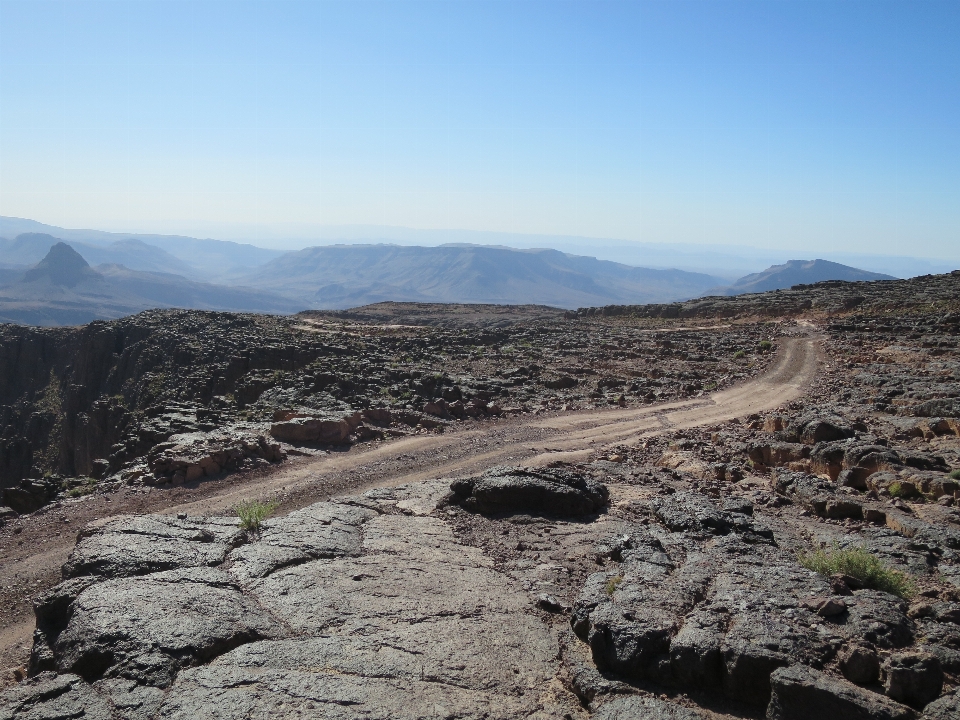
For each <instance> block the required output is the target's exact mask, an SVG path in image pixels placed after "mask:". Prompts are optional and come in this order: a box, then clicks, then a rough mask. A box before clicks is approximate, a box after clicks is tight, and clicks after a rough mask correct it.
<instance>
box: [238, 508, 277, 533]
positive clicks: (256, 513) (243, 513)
mask: <svg viewBox="0 0 960 720" xmlns="http://www.w3.org/2000/svg"><path fill="white" fill-rule="evenodd" d="M279 506H280V503H278V502H277V501H276V500H270V501H269V502H263V501H261V500H242V501H240V502H239V503H237V506H236V508H234V511H235V512H236V513H237V517H238V518H240V527H241V528H243V529H244V530H248V531H250V532H259V531H260V523H262V522H263V520H264V519H265V518H266V517H267V516H268V515H270V513H272V512H273V511H274V510H276V509H277V508H278V507H279Z"/></svg>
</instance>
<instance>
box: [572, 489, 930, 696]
mask: <svg viewBox="0 0 960 720" xmlns="http://www.w3.org/2000/svg"><path fill="white" fill-rule="evenodd" d="M653 509H654V512H655V513H656V514H657V515H658V516H659V517H660V518H661V520H662V521H663V522H664V525H665V526H666V528H667V529H668V530H670V531H673V532H669V533H666V534H661V535H660V536H659V537H657V536H655V535H654V534H652V533H651V531H650V530H649V529H647V528H644V527H642V526H638V527H636V528H634V531H633V532H632V533H630V536H631V548H630V549H626V550H623V551H622V554H621V555H622V561H621V562H620V563H619V565H618V566H617V567H616V569H615V570H609V571H606V572H601V573H595V574H594V575H592V576H590V578H589V580H588V581H587V583H586V586H585V587H584V590H583V592H582V593H581V595H580V597H579V598H578V599H577V602H576V604H575V607H574V611H573V616H572V624H573V628H574V630H575V631H576V632H577V634H578V635H579V636H580V637H581V638H582V639H583V640H585V641H586V642H587V643H588V644H589V645H590V648H591V651H592V653H593V657H594V660H595V661H596V663H597V665H598V666H599V667H601V668H606V669H609V670H611V671H614V672H616V673H618V674H621V675H624V676H626V677H631V678H636V679H646V680H652V681H656V682H660V683H663V684H666V685H672V686H678V687H698V688H709V689H712V690H714V691H716V692H722V693H724V694H725V695H727V696H729V697H731V698H735V699H737V700H742V701H745V702H749V703H756V704H765V703H766V702H767V701H768V700H769V697H770V685H769V677H770V674H771V673H772V672H773V671H774V670H776V669H777V668H778V667H784V666H787V665H789V664H791V663H794V662H798V661H801V662H804V663H808V664H811V665H820V664H822V663H824V662H827V661H828V660H829V659H830V658H832V657H833V656H834V655H835V654H836V652H837V650H838V649H839V648H840V647H842V646H843V645H844V644H846V643H848V642H851V641H853V640H855V639H859V638H862V637H864V636H865V635H867V636H869V637H871V638H872V639H873V640H874V641H875V642H878V643H882V644H883V645H884V646H886V647H900V646H902V645H905V644H908V643H910V642H911V640H912V634H911V627H912V624H911V622H910V620H909V619H908V618H907V617H906V615H905V614H904V609H905V608H903V607H902V603H901V602H900V601H899V600H898V599H896V598H894V597H893V596H890V595H887V594H885V593H878V592H876V591H870V590H859V591H856V592H855V593H853V594H852V595H851V596H847V597H845V598H843V599H842V600H840V599H838V600H837V601H836V602H835V603H834V604H835V605H836V607H837V610H838V611H837V612H830V613H829V614H828V615H829V616H828V617H825V618H822V617H821V616H820V615H818V613H817V609H818V608H819V607H820V605H822V603H820V604H816V603H811V602H809V599H810V598H814V599H816V598H822V597H823V596H829V595H830V594H831V588H830V584H829V581H828V580H827V579H826V578H822V577H820V576H818V575H815V574H814V573H811V572H810V571H807V570H804V569H803V568H801V567H799V565H797V563H796V559H795V557H793V556H792V555H791V554H790V553H787V552H784V551H782V550H780V549H779V548H777V547H775V546H774V545H773V544H771V542H770V539H769V537H768V536H769V535H771V534H770V533H769V531H766V529H765V528H762V527H759V528H758V525H757V523H756V522H755V521H752V520H749V519H748V518H747V517H745V516H741V518H742V519H740V520H739V521H737V520H734V519H733V518H732V517H731V516H732V515H733V514H730V513H724V512H723V511H722V510H720V509H719V508H718V507H717V506H716V505H714V504H713V503H712V502H711V501H710V499H709V498H707V497H705V496H698V495H695V494H692V493H691V494H677V495H675V496H671V497H669V498H667V499H666V500H662V501H655V502H654V503H653Z"/></svg>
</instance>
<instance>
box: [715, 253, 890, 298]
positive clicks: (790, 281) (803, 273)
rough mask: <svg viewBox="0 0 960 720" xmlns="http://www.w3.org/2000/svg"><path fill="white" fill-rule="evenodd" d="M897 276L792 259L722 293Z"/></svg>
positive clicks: (744, 278) (827, 261) (834, 264)
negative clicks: (828, 281)
mask: <svg viewBox="0 0 960 720" xmlns="http://www.w3.org/2000/svg"><path fill="white" fill-rule="evenodd" d="M894 279H895V278H894V277H893V276H891V275H884V274H882V273H875V272H868V271H866V270H860V269H859V268H855V267H850V266H849V265H841V264H840V263H835V262H830V261H829V260H790V261H789V262H786V263H784V264H783V265H772V266H771V267H768V268H767V269H766V270H764V271H763V272H758V273H751V274H750V275H745V276H744V277H742V278H740V279H739V280H737V281H736V282H735V283H734V284H733V285H731V286H729V287H726V288H721V294H723V295H743V294H744V293H759V292H768V291H770V290H786V289H787V288H791V287H793V286H794V285H809V284H811V283H818V282H825V281H827V280H844V281H846V282H863V281H869V280H894Z"/></svg>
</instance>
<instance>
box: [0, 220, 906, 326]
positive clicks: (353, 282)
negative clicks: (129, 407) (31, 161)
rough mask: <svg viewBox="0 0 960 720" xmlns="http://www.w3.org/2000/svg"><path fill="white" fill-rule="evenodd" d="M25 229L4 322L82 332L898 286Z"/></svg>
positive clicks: (374, 247) (10, 254)
mask: <svg viewBox="0 0 960 720" xmlns="http://www.w3.org/2000/svg"><path fill="white" fill-rule="evenodd" d="M21 227H26V228H27V229H28V230H30V232H24V233H20V234H19V235H17V236H15V237H14V238H13V239H3V238H2V237H0V322H19V323H26V324H37V325H60V324H76V323H84V322H89V321H90V320H94V319H98V318H103V319H106V318H114V317H119V316H122V315H127V314H131V313H135V312H139V311H140V310H144V309H147V308H153V307H188V308H197V309H209V310H237V311H249V312H268V313H292V312H297V311H300V310H308V309H314V310H343V309H347V308H354V307H359V306H364V305H370V304H373V303H380V302H388V301H392V302H421V303H491V304H504V305H506V304H511V305H525V304H536V305H549V306H553V307H557V308H576V307H584V306H598V305H611V304H624V305H626V304H642V303H653V302H671V301H678V300H687V299H690V298H694V297H700V296H704V295H737V294H741V293H750V292H763V291H766V290H775V289H778V288H789V287H791V286H793V285H796V284H800V283H814V282H820V281H823V280H884V279H891V277H890V276H889V275H882V274H879V273H872V272H867V271H864V270H859V269H857V268H853V267H850V266H847V265H841V264H839V263H835V262H829V261H826V260H812V261H806V260H791V261H790V262H787V263H785V264H783V265H774V266H773V267H770V268H768V269H767V270H765V271H763V272H761V273H754V274H751V275H747V276H745V277H742V278H740V279H739V280H737V281H736V282H735V283H733V284H732V285H727V284H725V283H724V280H723V279H721V278H719V277H715V276H713V275H709V274H704V273H695V272H688V271H684V270H676V269H673V270H670V269H651V268H643V267H633V266H630V265H624V264H621V263H615V262H611V261H607V260H597V259H596V258H592V257H587V256H583V255H573V254H569V253H563V252H560V251H558V250H551V249H530V250H518V249H515V248H508V247H497V246H484V245H472V244H465V243H460V244H448V245H440V246H432V247H421V246H410V245H391V244H356V245H326V246H321V247H311V248H306V249H305V250H300V251H297V252H289V253H280V252H278V251H272V250H265V249H263V248H257V247H255V246H252V245H243V244H239V243H232V242H223V241H219V240H198V239H196V238H184V237H178V236H129V237H127V236H117V235H114V234H110V233H98V231H89V230H83V231H81V230H64V231H62V234H65V235H70V234H73V235H78V236H82V237H83V238H85V239H83V240H80V239H78V240H71V242H70V243H69V244H67V243H65V242H62V238H60V237H58V236H56V235H52V234H50V233H47V232H34V230H37V229H38V228H39V229H44V228H49V226H44V225H41V224H40V223H34V222H33V221H28V220H18V219H16V218H2V217H0V231H8V230H15V229H18V228H21ZM51 229H52V228H51ZM58 232H61V231H60V230H58ZM145 238H146V239H145ZM148 239H149V240H156V241H157V242H158V243H161V244H162V245H163V246H162V247H161V245H160V244H152V243H151V242H148V241H147V240H148ZM91 266H93V267H91Z"/></svg>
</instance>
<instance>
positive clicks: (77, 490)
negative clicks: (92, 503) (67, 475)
mask: <svg viewBox="0 0 960 720" xmlns="http://www.w3.org/2000/svg"><path fill="white" fill-rule="evenodd" d="M96 489H97V481H96V480H95V479H94V478H85V479H84V481H83V484H82V485H77V486H76V487H73V488H70V489H69V490H67V497H72V498H77V497H83V496H84V495H89V494H90V493H92V492H93V491H94V490H96Z"/></svg>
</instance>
